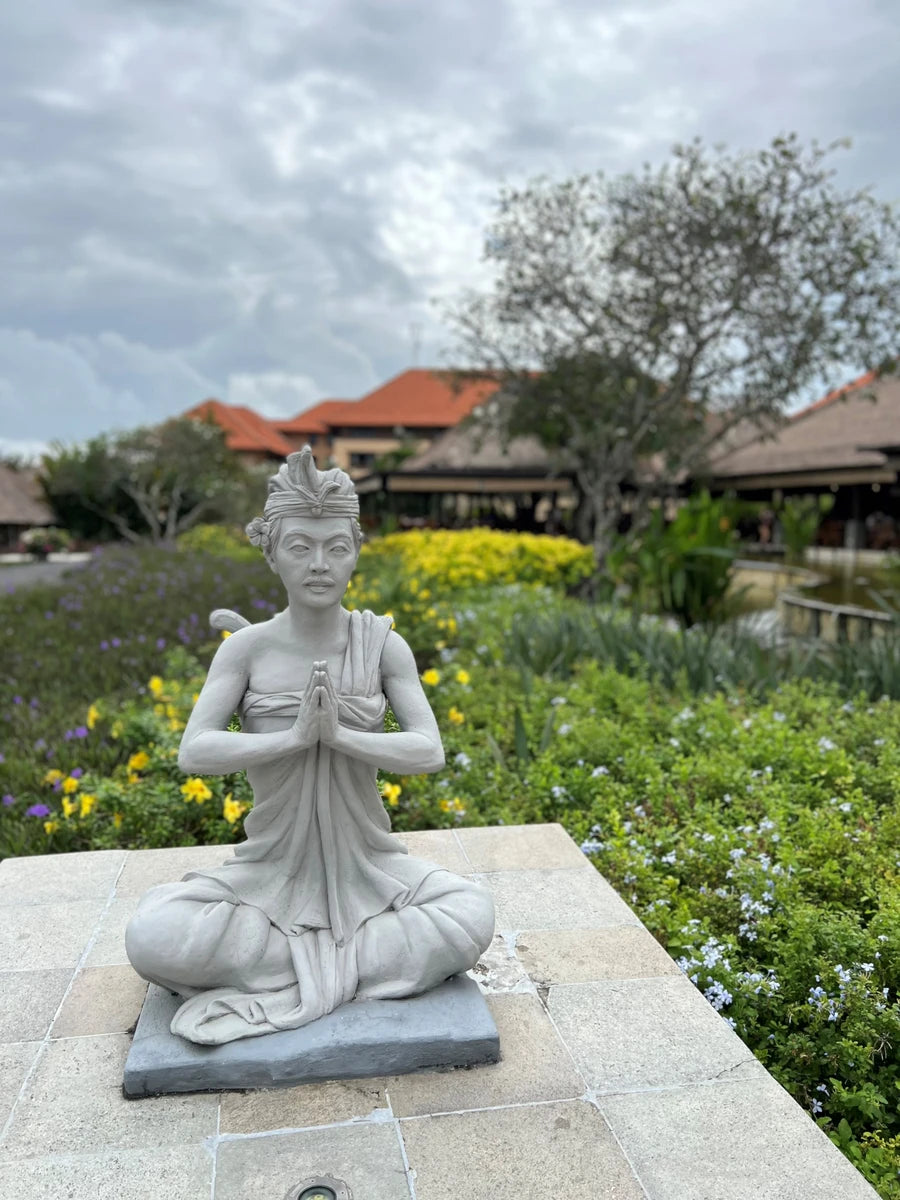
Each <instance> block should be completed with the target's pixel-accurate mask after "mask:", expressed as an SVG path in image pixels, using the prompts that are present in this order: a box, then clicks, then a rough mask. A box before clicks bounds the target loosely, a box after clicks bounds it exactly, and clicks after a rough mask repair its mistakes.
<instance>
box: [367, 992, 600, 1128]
mask: <svg viewBox="0 0 900 1200" xmlns="http://www.w3.org/2000/svg"><path fill="white" fill-rule="evenodd" d="M487 1002H488V1005H489V1007H490V1010H491V1012H492V1014H493V1016H494V1020H495V1021H496V1023H497V1032H498V1033H499V1034H500V1054H501V1061H500V1062H499V1063H494V1064H492V1065H491V1066H487V1067H471V1068H468V1069H466V1070H461V1071H460V1070H455V1071H452V1070H451V1071H429V1072H422V1073H421V1074H417V1075H394V1076H392V1077H391V1078H389V1079H387V1080H386V1081H385V1086H386V1088H387V1091H388V1097H389V1099H390V1102H391V1108H392V1109H393V1111H394V1115H395V1116H402V1117H409V1116H419V1115H422V1114H425V1113H438V1112H457V1111H460V1110H463V1109H471V1108H490V1107H491V1106H493V1105H500V1104H525V1103H527V1102H528V1101H531V1100H559V1099H568V1098H569V1097H572V1096H581V1095H582V1094H583V1093H584V1082H583V1081H582V1079H581V1078H580V1076H579V1074H578V1072H577V1071H576V1070H575V1068H574V1066H573V1065H572V1060H571V1058H570V1057H569V1055H568V1054H567V1053H566V1049H565V1047H564V1046H563V1044H562V1043H561V1042H560V1040H559V1037H558V1036H557V1034H556V1031H555V1030H554V1028H553V1024H552V1022H551V1021H550V1020H549V1019H548V1017H547V1014H546V1012H545V1011H544V1009H543V1007H542V1005H541V1004H540V1002H539V1000H538V998H537V996H534V995H520V996H514V995H507V996H499V995H498V996H488V997H487Z"/></svg>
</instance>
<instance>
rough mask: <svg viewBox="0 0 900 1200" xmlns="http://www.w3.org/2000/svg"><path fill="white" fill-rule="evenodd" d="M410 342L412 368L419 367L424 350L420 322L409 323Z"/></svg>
mask: <svg viewBox="0 0 900 1200" xmlns="http://www.w3.org/2000/svg"><path fill="white" fill-rule="evenodd" d="M409 341H410V353H411V358H412V366H414V367H417V366H418V365H419V354H420V353H421V350H422V326H421V325H420V324H419V322H418V321H410V323H409Z"/></svg>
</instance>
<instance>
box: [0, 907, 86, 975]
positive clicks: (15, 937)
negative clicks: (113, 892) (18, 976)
mask: <svg viewBox="0 0 900 1200" xmlns="http://www.w3.org/2000/svg"><path fill="white" fill-rule="evenodd" d="M105 903H106V901H105V900H99V899H98V900H81V901H77V902H71V903H69V902H66V903H59V904H5V905H2V906H0V971H13V970H15V971H45V970H51V969H53V968H62V967H75V966H77V965H78V960H79V959H80V958H81V955H82V952H83V950H84V948H85V946H86V945H87V944H88V942H89V941H90V939H91V935H92V934H93V932H94V930H95V929H96V927H97V922H98V921H99V920H100V914H101V913H102V912H103V907H104V905H105Z"/></svg>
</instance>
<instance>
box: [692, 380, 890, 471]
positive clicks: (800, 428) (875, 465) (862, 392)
mask: <svg viewBox="0 0 900 1200" xmlns="http://www.w3.org/2000/svg"><path fill="white" fill-rule="evenodd" d="M869 395H874V396H875V397H876V399H875V400H874V401H873V400H872V399H869V398H868V396H869ZM898 443H900V378H898V377H897V376H889V377H886V378H884V379H881V380H879V381H876V382H873V380H872V376H871V374H869V375H864V376H862V378H861V379H857V380H855V381H854V382H853V383H852V384H850V385H849V386H848V387H846V388H841V389H840V390H838V391H835V392H831V393H829V395H827V396H824V397H823V398H822V399H821V400H817V401H816V403H815V404H811V405H810V406H809V407H808V408H804V409H802V410H801V411H800V412H797V413H794V414H793V415H792V416H791V417H789V418H788V420H787V422H786V423H785V424H784V425H782V426H781V427H780V428H779V429H777V430H776V431H775V434H774V436H773V437H771V438H762V437H757V438H756V439H755V440H754V441H751V442H750V443H749V444H747V445H743V446H739V447H738V448H737V449H731V450H729V451H726V452H725V453H724V454H722V455H717V456H716V457H714V458H713V460H712V462H711V470H712V474H713V475H714V476H715V477H716V478H718V479H726V478H735V477H737V476H760V475H783V474H787V473H791V472H803V471H825V470H837V469H851V468H855V469H866V468H868V469H874V470H879V469H884V468H885V467H886V465H887V456H886V455H885V454H884V453H883V452H882V451H881V450H879V449H878V447H893V446H897V445H898Z"/></svg>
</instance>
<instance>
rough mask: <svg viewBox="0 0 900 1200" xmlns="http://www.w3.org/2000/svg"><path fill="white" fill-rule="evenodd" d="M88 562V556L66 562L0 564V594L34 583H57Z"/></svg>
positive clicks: (89, 557) (89, 558)
mask: <svg viewBox="0 0 900 1200" xmlns="http://www.w3.org/2000/svg"><path fill="white" fill-rule="evenodd" d="M90 560H91V556H90V555H89V554H88V555H86V556H85V557H84V558H81V557H78V558H74V557H73V558H72V559H70V560H69V561H68V562H59V561H57V562H24V563H3V562H0V594H2V593H4V592H9V591H16V590H18V589H19V588H22V587H30V586H31V584H34V583H58V582H59V580H60V579H62V578H63V576H64V575H66V574H67V573H68V572H69V571H80V570H81V569H82V568H83V567H85V566H86V565H87V564H88V563H89V562H90Z"/></svg>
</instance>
